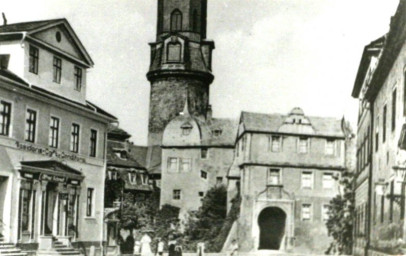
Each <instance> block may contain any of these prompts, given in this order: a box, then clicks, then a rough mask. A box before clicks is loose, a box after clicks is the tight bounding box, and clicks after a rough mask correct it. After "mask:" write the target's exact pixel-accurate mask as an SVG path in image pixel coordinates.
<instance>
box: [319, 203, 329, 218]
mask: <svg viewBox="0 0 406 256" xmlns="http://www.w3.org/2000/svg"><path fill="white" fill-rule="evenodd" d="M329 212H330V205H328V204H324V205H323V206H322V208H321V217H322V220H323V221H327V220H328V217H329Z"/></svg>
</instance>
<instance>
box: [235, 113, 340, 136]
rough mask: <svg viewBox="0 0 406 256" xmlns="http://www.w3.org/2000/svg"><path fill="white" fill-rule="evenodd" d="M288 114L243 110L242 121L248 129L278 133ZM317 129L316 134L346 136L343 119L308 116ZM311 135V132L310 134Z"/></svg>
mask: <svg viewBox="0 0 406 256" xmlns="http://www.w3.org/2000/svg"><path fill="white" fill-rule="evenodd" d="M287 117H288V116H287V115H281V114H263V113H252V112H242V113H241V122H242V123H244V128H245V130H247V131H253V132H269V133H272V132H274V133H277V132H278V130H279V128H280V127H281V126H282V124H283V123H284V121H285V119H286V118H287ZM306 117H307V118H308V119H309V121H310V123H311V125H312V127H313V128H314V130H315V134H314V135H319V136H334V137H344V133H343V131H342V128H341V120H340V119H336V118H331V117H312V116H306ZM309 135H310V134H309Z"/></svg>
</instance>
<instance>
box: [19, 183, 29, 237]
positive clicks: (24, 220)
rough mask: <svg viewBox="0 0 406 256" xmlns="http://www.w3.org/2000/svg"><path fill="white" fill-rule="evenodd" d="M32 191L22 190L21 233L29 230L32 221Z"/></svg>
mask: <svg viewBox="0 0 406 256" xmlns="http://www.w3.org/2000/svg"><path fill="white" fill-rule="evenodd" d="M30 201H31V191H30V190H28V189H23V188H22V189H20V218H21V220H20V221H21V231H28V230H29V226H30V225H29V221H30V204H31V202H30Z"/></svg>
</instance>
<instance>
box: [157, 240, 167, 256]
mask: <svg viewBox="0 0 406 256" xmlns="http://www.w3.org/2000/svg"><path fill="white" fill-rule="evenodd" d="M164 247H165V243H164V241H162V238H160V237H158V245H157V248H156V251H157V254H158V255H159V256H162V255H163V254H164Z"/></svg>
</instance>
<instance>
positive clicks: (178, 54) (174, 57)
mask: <svg viewBox="0 0 406 256" xmlns="http://www.w3.org/2000/svg"><path fill="white" fill-rule="evenodd" d="M167 51H168V52H167V59H168V62H180V61H181V59H182V45H181V44H180V43H177V42H176V43H168V46H167Z"/></svg>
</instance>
